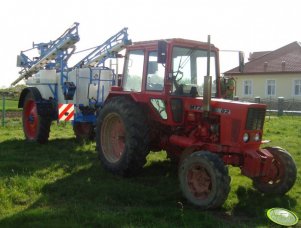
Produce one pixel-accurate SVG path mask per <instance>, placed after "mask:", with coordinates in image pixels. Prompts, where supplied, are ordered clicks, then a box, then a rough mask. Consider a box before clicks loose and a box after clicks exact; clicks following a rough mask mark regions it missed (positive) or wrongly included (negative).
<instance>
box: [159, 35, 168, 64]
mask: <svg viewBox="0 0 301 228" xmlns="http://www.w3.org/2000/svg"><path fill="white" fill-rule="evenodd" d="M166 55H167V42H166V41H165V40H159V41H158V58H157V62H158V63H162V64H165V63H166Z"/></svg>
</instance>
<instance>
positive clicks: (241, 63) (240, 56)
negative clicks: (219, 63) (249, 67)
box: [238, 51, 245, 73]
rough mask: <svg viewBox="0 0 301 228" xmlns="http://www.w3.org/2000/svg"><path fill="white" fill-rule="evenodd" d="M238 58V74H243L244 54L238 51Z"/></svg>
mask: <svg viewBox="0 0 301 228" xmlns="http://www.w3.org/2000/svg"><path fill="white" fill-rule="evenodd" d="M238 55H239V56H238V57H239V72H241V73H242V72H244V67H245V53H244V52H242V51H240V52H239V53H238Z"/></svg>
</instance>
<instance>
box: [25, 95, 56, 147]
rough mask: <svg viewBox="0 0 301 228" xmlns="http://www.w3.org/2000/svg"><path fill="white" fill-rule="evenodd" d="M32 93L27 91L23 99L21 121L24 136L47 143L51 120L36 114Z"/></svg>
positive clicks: (33, 140)
mask: <svg viewBox="0 0 301 228" xmlns="http://www.w3.org/2000/svg"><path fill="white" fill-rule="evenodd" d="M36 102H37V101H36V99H35V97H34V95H33V94H32V93H31V92H28V93H27V95H26V96H25V99H24V105H23V113H22V122H23V131H24V135H25V138H26V139H27V140H28V141H30V142H35V141H36V142H39V143H41V144H44V143H47V142H48V138H49V132H50V125H51V120H50V119H49V118H46V117H42V116H40V115H39V114H38V111H37V103H36Z"/></svg>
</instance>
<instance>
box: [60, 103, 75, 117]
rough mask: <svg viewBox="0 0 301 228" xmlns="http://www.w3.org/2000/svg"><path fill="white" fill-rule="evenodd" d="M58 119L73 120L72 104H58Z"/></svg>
mask: <svg viewBox="0 0 301 228" xmlns="http://www.w3.org/2000/svg"><path fill="white" fill-rule="evenodd" d="M58 106H59V107H58V108H59V121H69V120H74V104H59V105H58Z"/></svg>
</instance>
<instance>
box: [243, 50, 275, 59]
mask: <svg viewBox="0 0 301 228" xmlns="http://www.w3.org/2000/svg"><path fill="white" fill-rule="evenodd" d="M269 53H270V51H257V52H252V53H250V55H249V59H248V60H249V61H252V60H254V59H257V58H259V57H262V56H264V55H266V54H269Z"/></svg>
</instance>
